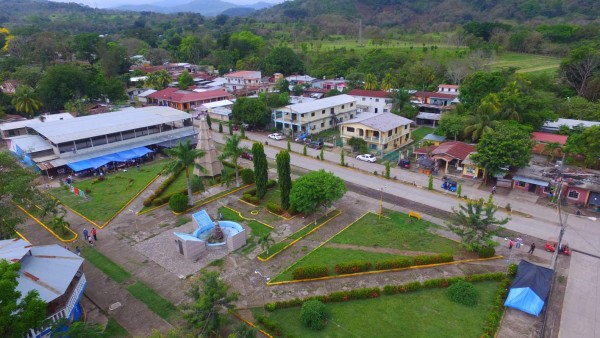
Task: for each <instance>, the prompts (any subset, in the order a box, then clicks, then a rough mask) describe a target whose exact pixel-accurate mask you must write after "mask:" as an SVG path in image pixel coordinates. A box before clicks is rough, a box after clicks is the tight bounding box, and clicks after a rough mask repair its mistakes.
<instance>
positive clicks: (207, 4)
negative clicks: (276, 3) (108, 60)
mask: <svg viewBox="0 0 600 338" xmlns="http://www.w3.org/2000/svg"><path fill="white" fill-rule="evenodd" d="M272 6H273V4H271V3H268V2H264V1H261V2H257V3H253V4H247V5H243V6H238V5H236V4H233V3H230V2H225V1H221V0H193V1H190V0H173V1H169V0H162V1H159V2H153V3H149V4H144V5H123V6H119V7H116V8H115V9H118V10H126V11H136V12H144V11H147V12H158V13H177V12H191V13H200V14H202V15H205V16H217V15H219V14H226V15H229V16H245V15H248V14H250V13H253V12H254V11H255V10H261V9H265V8H269V7H272Z"/></svg>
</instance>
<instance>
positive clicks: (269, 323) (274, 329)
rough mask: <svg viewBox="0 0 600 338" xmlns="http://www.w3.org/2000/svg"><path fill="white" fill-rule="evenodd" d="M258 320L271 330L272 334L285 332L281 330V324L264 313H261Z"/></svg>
mask: <svg viewBox="0 0 600 338" xmlns="http://www.w3.org/2000/svg"><path fill="white" fill-rule="evenodd" d="M256 321H257V322H258V323H259V324H260V325H261V326H262V327H264V328H265V329H266V330H267V331H269V332H271V333H272V334H274V335H276V336H281V335H283V332H282V331H281V327H280V326H279V324H277V323H275V322H274V321H271V320H270V319H269V318H267V317H265V316H263V315H259V316H257V317H256Z"/></svg>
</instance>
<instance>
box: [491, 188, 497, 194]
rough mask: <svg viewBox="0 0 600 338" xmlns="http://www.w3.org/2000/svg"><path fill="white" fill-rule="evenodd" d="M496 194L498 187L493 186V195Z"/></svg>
mask: <svg viewBox="0 0 600 338" xmlns="http://www.w3.org/2000/svg"><path fill="white" fill-rule="evenodd" d="M495 194H496V186H493V187H492V195H495Z"/></svg>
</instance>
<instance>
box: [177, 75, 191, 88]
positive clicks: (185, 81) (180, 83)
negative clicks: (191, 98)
mask: <svg viewBox="0 0 600 338" xmlns="http://www.w3.org/2000/svg"><path fill="white" fill-rule="evenodd" d="M193 84H194V78H193V77H192V74H190V72H186V71H184V72H183V73H181V75H179V77H178V78H177V88H179V89H187V88H188V87H189V86H191V85H193Z"/></svg>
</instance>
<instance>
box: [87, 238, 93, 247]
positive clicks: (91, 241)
mask: <svg viewBox="0 0 600 338" xmlns="http://www.w3.org/2000/svg"><path fill="white" fill-rule="evenodd" d="M88 243H90V245H91V246H94V239H93V238H92V236H90V239H89V241H88Z"/></svg>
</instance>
